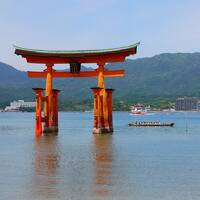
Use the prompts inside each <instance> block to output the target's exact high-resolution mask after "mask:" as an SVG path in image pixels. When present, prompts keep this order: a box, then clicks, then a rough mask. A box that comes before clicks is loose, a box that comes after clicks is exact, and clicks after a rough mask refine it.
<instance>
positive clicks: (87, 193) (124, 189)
mask: <svg viewBox="0 0 200 200" xmlns="http://www.w3.org/2000/svg"><path fill="white" fill-rule="evenodd" d="M34 119H35V115H34V113H0V200H13V199H14V200H49V199H55V200H57V199H58V200H68V199H69V200H79V199H80V200H96V199H97V200H98V199H105V200H107V199H109V200H111V199H114V200H129V199H130V200H160V199H162V200H190V199H192V200H199V199H200V113H156V114H150V115H144V116H134V115H129V114H128V113H126V112H115V113H114V128H115V131H114V133H113V134H112V135H101V136H99V135H93V134H92V125H93V113H81V112H60V113H59V127H60V131H59V133H58V135H57V136H56V135H46V136H42V137H41V138H35V136H34ZM145 120H146V121H147V120H149V121H161V122H175V123H176V125H175V127H148V128H147V127H129V126H128V123H129V122H133V121H145Z"/></svg>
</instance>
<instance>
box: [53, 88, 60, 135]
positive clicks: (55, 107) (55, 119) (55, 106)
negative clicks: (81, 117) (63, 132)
mask: <svg viewBox="0 0 200 200" xmlns="http://www.w3.org/2000/svg"><path fill="white" fill-rule="evenodd" d="M52 92H53V95H52V103H53V109H52V114H53V116H52V119H53V123H52V129H53V130H54V132H58V95H59V92H60V90H56V89H53V90H52Z"/></svg>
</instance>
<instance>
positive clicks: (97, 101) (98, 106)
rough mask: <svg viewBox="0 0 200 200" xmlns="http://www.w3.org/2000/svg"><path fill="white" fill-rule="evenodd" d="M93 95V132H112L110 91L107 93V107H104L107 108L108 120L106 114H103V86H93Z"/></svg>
mask: <svg viewBox="0 0 200 200" xmlns="http://www.w3.org/2000/svg"><path fill="white" fill-rule="evenodd" d="M91 89H92V91H93V95H94V128H93V133H94V134H103V133H112V132H113V125H112V91H113V90H110V89H109V91H108V93H109V95H107V102H108V103H109V104H108V105H109V107H107V108H106V109H107V110H108V116H109V117H108V119H109V120H108V122H107V116H104V114H105V111H104V109H105V108H104V102H103V101H104V98H103V95H101V93H102V90H103V88H100V87H94V88H91Z"/></svg>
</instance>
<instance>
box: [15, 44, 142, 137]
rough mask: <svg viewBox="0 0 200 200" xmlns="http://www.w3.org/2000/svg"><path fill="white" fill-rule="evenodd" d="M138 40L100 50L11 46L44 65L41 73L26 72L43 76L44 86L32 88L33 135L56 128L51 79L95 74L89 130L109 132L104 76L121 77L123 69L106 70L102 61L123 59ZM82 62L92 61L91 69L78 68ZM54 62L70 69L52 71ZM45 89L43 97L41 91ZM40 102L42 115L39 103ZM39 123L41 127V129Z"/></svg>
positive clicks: (109, 103)
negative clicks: (33, 101)
mask: <svg viewBox="0 0 200 200" xmlns="http://www.w3.org/2000/svg"><path fill="white" fill-rule="evenodd" d="M138 45H139V43H137V44H134V45H130V46H126V47H120V48H112V49H103V50H74V51H62V50H57V51H56V50H37V49H27V48H21V47H18V46H15V54H17V55H21V56H22V57H23V58H26V60H27V62H28V63H37V64H45V65H46V69H45V70H44V71H43V72H33V71H28V76H29V77H30V78H46V88H45V89H43V88H33V90H34V91H35V95H36V126H35V133H36V136H40V135H41V134H42V132H57V131H58V95H59V92H60V91H59V90H56V89H53V78H72V77H73V78H80V77H98V86H97V87H94V88H91V89H92V91H93V95H94V129H93V133H110V132H113V123H112V92H113V89H106V88H105V84H104V77H120V76H124V70H107V69H105V64H106V63H111V62H123V61H125V58H126V57H127V56H130V55H133V54H136V53H137V47H138ZM82 63H96V64H97V65H98V68H97V69H96V70H94V71H81V64H82ZM54 64H70V71H69V72H66V71H63V72H61V71H56V70H54V69H53V66H54ZM44 90H45V96H43V91H44ZM43 103H44V116H42V105H43ZM42 122H43V123H44V130H42Z"/></svg>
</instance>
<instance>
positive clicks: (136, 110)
mask: <svg viewBox="0 0 200 200" xmlns="http://www.w3.org/2000/svg"><path fill="white" fill-rule="evenodd" d="M130 109H131V111H130V113H131V114H133V115H144V114H146V113H147V109H146V108H145V106H144V105H143V104H136V105H133V106H131V107H130Z"/></svg>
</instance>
